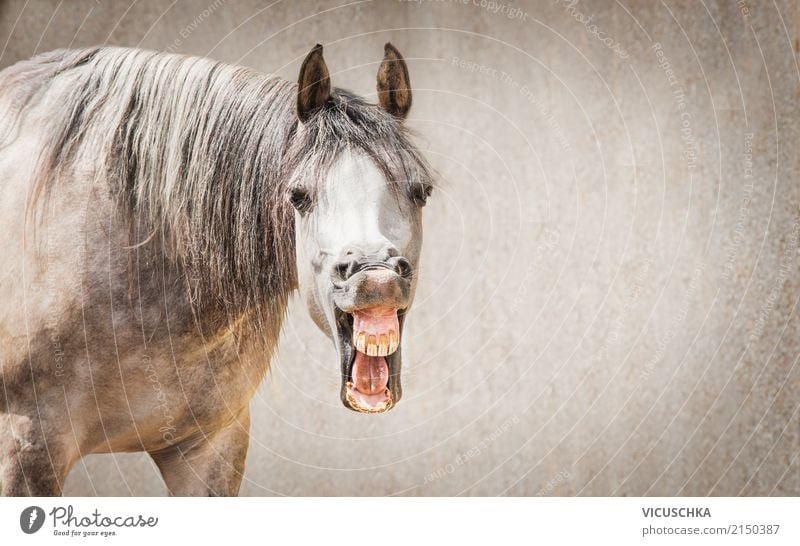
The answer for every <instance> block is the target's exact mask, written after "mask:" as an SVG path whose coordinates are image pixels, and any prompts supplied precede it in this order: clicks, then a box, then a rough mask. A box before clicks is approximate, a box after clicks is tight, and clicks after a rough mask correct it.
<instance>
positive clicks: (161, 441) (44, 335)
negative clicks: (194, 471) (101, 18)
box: [0, 67, 282, 495]
mask: <svg viewBox="0 0 800 546" xmlns="http://www.w3.org/2000/svg"><path fill="white" fill-rule="evenodd" d="M85 69H86V70H88V69H89V67H86V68H85ZM79 70H80V69H79ZM72 78H74V79H80V78H81V74H80V73H76V74H70V75H69V77H68V78H66V79H68V80H69V79H72ZM60 84H61V82H59V85H55V86H51V87H47V88H44V89H42V91H43V94H42V96H41V97H39V98H38V101H37V103H36V104H35V105H33V106H31V107H30V108H29V109H27V110H26V111H25V125H26V126H31V127H47V126H48V123H47V116H48V115H52V109H51V105H52V104H53V103H58V102H59V101H63V100H64V97H63V92H64V89H65V88H68V87H69V86H70V85H75V84H74V82H70V81H66V82H63V85H60ZM90 130H91V129H90ZM97 130H99V128H98V129H97ZM46 137H47V134H46V133H45V132H37V131H25V132H24V134H22V135H20V136H19V137H17V138H16V139H14V140H13V141H11V142H9V144H8V146H6V147H5V148H4V149H3V152H2V153H1V154H0V187H2V189H3V198H2V205H3V214H2V218H1V219H0V221H2V225H3V229H4V231H5V232H6V235H7V239H6V241H7V243H6V245H5V249H4V256H3V264H4V266H3V268H2V271H1V272H0V290H2V292H1V293H2V297H3V301H4V302H5V305H4V306H3V308H2V310H1V311H0V333H1V334H2V339H3V353H2V380H3V385H2V386H3V389H2V391H0V407H2V408H4V409H6V410H7V411H6V412H5V414H4V415H3V416H2V420H0V449H2V454H1V455H0V461H1V463H0V465H1V466H0V467H1V468H2V479H1V480H0V486H2V492H3V493H4V494H12V495H16V494H25V493H30V494H55V493H57V492H58V491H59V490H60V486H61V484H62V483H63V479H64V478H65V476H66V473H67V471H68V470H69V468H70V467H71V466H72V464H73V463H74V462H75V461H76V460H77V459H78V458H79V457H80V456H82V455H86V454H89V453H103V452H124V451H142V450H146V451H148V452H150V453H151V454H153V455H154V458H155V460H156V462H157V463H158V464H159V466H162V467H163V468H164V469H165V470H166V468H167V467H168V465H169V464H170V463H173V464H174V463H175V461H177V460H179V459H180V458H181V456H180V453H181V452H185V451H191V450H192V449H193V446H197V445H200V444H201V443H202V442H201V440H204V439H206V440H208V439H210V438H211V437H214V436H215V435H216V436H217V437H218V438H219V437H220V436H222V438H220V439H218V440H217V441H216V443H217V444H220V443H221V444H223V445H217V446H216V449H217V450H222V451H225V450H228V451H231V452H232V453H229V452H225V457H224V459H225V461H230V464H234V463H235V462H236V461H237V457H236V456H235V454H236V452H237V451H241V456H239V457H238V460H240V461H241V462H243V460H244V456H243V453H244V450H246V447H247V423H248V414H247V411H248V408H247V406H248V402H249V400H250V397H251V396H252V393H253V392H254V391H255V389H256V387H257V385H258V383H259V381H260V380H261V377H262V376H263V374H264V372H265V371H266V367H267V364H268V362H269V357H270V353H269V350H270V349H271V347H272V346H274V343H273V344H272V345H270V344H263V343H259V344H256V343H253V342H252V339H251V337H252V336H248V335H246V334H243V335H240V336H238V337H237V335H236V334H237V330H238V332H248V330H247V328H245V326H246V324H245V323H246V321H247V320H248V317H247V316H246V314H245V313H242V314H241V315H240V316H239V317H238V321H234V323H233V324H228V323H227V322H225V323H220V324H219V325H215V324H213V322H214V321H213V320H205V321H200V324H198V323H197V321H196V320H195V319H194V317H193V313H192V310H191V306H190V303H189V301H188V299H187V297H186V294H187V287H186V285H185V278H184V276H183V275H181V274H180V273H179V271H177V269H176V267H175V266H174V264H170V263H169V262H167V261H161V262H158V261H156V260H157V256H155V257H154V256H153V253H152V252H150V253H145V252H140V253H139V254H140V255H139V256H136V255H135V254H134V256H133V258H134V259H137V258H138V260H137V262H136V263H135V270H136V273H137V275H136V279H135V280H136V283H135V286H134V285H132V283H131V278H130V275H129V272H130V265H131V264H130V263H129V261H130V259H131V250H130V249H129V248H127V247H128V246H129V244H130V239H129V231H128V228H127V226H126V225H125V222H124V221H123V220H122V219H121V218H120V217H119V216H118V215H117V214H116V213H115V212H116V208H115V205H114V203H113V202H112V201H113V200H112V198H111V195H110V194H109V192H108V189H107V188H108V185H109V183H108V181H107V180H106V179H105V173H104V172H103V170H102V169H98V168H97V167H98V166H97V162H96V161H95V160H94V159H93V158H91V157H88V155H89V153H90V152H89V150H91V148H92V147H91V146H86V147H84V148H82V149H81V150H79V151H78V152H77V153H78V154H79V157H77V158H76V159H75V162H74V164H75V167H74V168H73V169H70V170H69V171H68V172H65V173H63V174H62V176H61V179H60V180H59V182H58V184H55V185H53V187H52V188H51V189H50V190H49V192H50V193H49V194H48V195H47V199H46V200H45V201H44V202H43V207H42V208H43V210H42V211H40V212H39V214H40V215H41V216H42V217H41V221H40V222H37V223H33V222H29V221H27V219H26V214H27V213H28V212H29V203H28V197H29V195H30V193H31V192H32V191H33V187H32V186H33V182H34V181H35V180H36V174H37V170H38V168H39V163H38V160H39V159H40V158H39V156H38V154H37V153H35V151H37V150H42V149H45V148H46V146H47V142H46ZM103 137H104V135H101V134H96V135H91V134H89V135H86V136H85V138H86V140H87V142H91V141H93V140H95V139H98V140H100V139H102V138H103ZM105 137H106V138H107V135H105ZM82 156H87V157H82ZM134 253H135V251H134ZM211 314H212V316H213V312H212V313H211ZM281 318H282V314H281V313H277V315H276V317H275V319H276V320H275V322H274V323H271V329H272V332H264V333H265V335H266V336H267V337H268V338H271V339H272V340H274V339H276V338H277V333H278V330H279V328H280V319H281ZM256 346H257V347H256ZM265 348H266V349H267V351H266V352H265ZM220 431H225V432H224V434H220ZM228 431H229V432H228ZM206 443H207V444H208V446H207V447H205V450H207V451H208V450H210V449H211V444H210V443H209V442H206ZM212 443H213V442H212ZM223 448H224V449H223ZM194 449H195V450H196V449H197V447H194ZM232 455H234V456H232ZM234 470H236V471H238V472H239V474H238V475H239V476H240V471H241V470H242V467H241V466H240V467H238V468H235V469H234ZM175 474H177V476H176V477H172V476H170V475H169V471H168V470H166V472H165V478H167V484H168V486H170V487H171V489H174V490H175V491H177V492H180V493H185V494H191V493H199V492H202V491H205V490H209V491H213V492H216V493H220V494H224V493H231V492H233V491H234V490H235V488H236V487H238V480H235V481H234V483H223V484H215V483H214V480H213V476H203V477H202V480H197V483H195V484H191V483H188V482H187V480H185V477H182V476H179V474H180V472H177V473H175ZM179 477H180V478H181V479H183V481H184V482H185V483H178V482H176V480H177V479H178V478H179Z"/></svg>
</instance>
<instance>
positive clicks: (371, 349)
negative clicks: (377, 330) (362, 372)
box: [367, 336, 378, 356]
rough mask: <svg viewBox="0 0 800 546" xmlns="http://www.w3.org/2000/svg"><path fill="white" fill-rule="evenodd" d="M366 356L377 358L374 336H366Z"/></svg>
mask: <svg viewBox="0 0 800 546" xmlns="http://www.w3.org/2000/svg"><path fill="white" fill-rule="evenodd" d="M367 356H378V343H377V340H376V339H375V336H367Z"/></svg>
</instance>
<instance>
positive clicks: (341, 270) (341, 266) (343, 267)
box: [334, 261, 356, 281]
mask: <svg viewBox="0 0 800 546" xmlns="http://www.w3.org/2000/svg"><path fill="white" fill-rule="evenodd" d="M355 269H356V268H355V262H354V261H348V262H339V263H338V264H336V265H335V266H334V270H335V271H336V276H337V277H339V278H340V279H341V280H343V281H346V280H347V279H349V278H350V277H352V276H353V273H354V272H355Z"/></svg>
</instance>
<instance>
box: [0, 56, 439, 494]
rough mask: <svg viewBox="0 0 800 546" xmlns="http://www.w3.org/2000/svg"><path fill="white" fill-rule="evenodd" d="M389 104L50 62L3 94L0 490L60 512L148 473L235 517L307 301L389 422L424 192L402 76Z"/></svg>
mask: <svg viewBox="0 0 800 546" xmlns="http://www.w3.org/2000/svg"><path fill="white" fill-rule="evenodd" d="M377 80H378V83H377V96H378V103H379V104H370V103H368V102H366V101H365V100H364V99H363V98H360V97H358V96H356V95H354V94H352V93H350V92H348V91H345V90H342V89H339V88H332V87H331V83H330V77H329V73H328V69H327V67H326V64H325V61H324V59H323V56H322V46H320V45H317V46H316V47H315V48H314V49H312V50H311V52H310V53H309V54H308V56H307V57H306V58H305V60H304V62H303V64H302V67H301V69H300V75H299V81H298V82H297V83H293V82H289V81H285V80H282V79H280V78H278V77H274V76H265V75H263V74H260V73H258V72H256V71H253V70H249V69H247V68H242V67H236V66H229V65H226V64H223V63H218V62H214V61H211V60H208V59H204V58H197V57H187V56H180V55H173V54H165V53H157V52H151V51H143V50H138V49H124V48H111V47H103V48H90V49H83V50H60V51H55V52H52V53H47V54H44V55H40V56H38V57H35V58H33V59H31V60H29V61H24V62H21V63H18V64H16V65H14V66H12V67H10V68H7V69H6V70H4V71H3V72H0V225H1V226H2V231H3V234H4V243H3V252H2V256H1V257H0V297H2V301H3V305H2V306H0V343H1V345H0V492H1V493H2V494H4V495H58V494H60V493H61V489H62V485H63V483H64V479H65V477H66V476H67V474H68V472H69V470H70V468H71V467H72V466H73V465H74V464H75V462H76V461H78V460H79V459H80V458H81V457H82V456H84V455H87V454H91V453H110V452H136V451H146V452H147V453H149V454H150V456H151V457H152V459H153V461H154V462H155V463H156V465H157V466H158V468H159V469H160V471H161V474H162V476H163V478H164V482H165V483H166V486H167V489H168V491H169V493H170V494H172V495H236V494H237V493H238V491H239V485H240V483H241V479H242V473H243V471H244V462H245V456H246V453H247V446H248V438H249V433H248V430H249V402H250V399H251V397H252V396H253V394H254V393H255V391H256V389H257V387H258V385H259V383H260V382H261V380H262V379H263V377H264V375H265V372H266V370H267V368H268V366H269V362H270V359H271V357H272V355H273V353H274V351H275V346H276V344H277V340H278V335H279V332H280V329H281V323H282V321H283V318H284V315H285V312H286V307H287V301H288V298H289V296H290V294H291V293H292V292H293V291H294V290H295V289H299V291H300V293H301V295H302V298H303V300H304V301H305V303H306V306H307V308H308V312H309V314H310V316H311V318H312V319H313V321H314V322H315V323H316V324H317V326H319V328H320V329H321V330H322V331H323V332H325V333H326V334H327V335H328V336H329V337H330V338H331V339H332V340H333V342H334V344H335V345H336V348H337V351H338V355H339V359H340V366H341V392H340V397H341V400H342V402H343V404H344V405H345V406H346V407H347V408H349V409H351V410H355V411H358V412H366V413H379V412H384V411H387V410H389V409H391V408H392V407H393V406H395V405H396V404H397V403H398V402H399V400H400V397H401V396H402V390H401V384H400V367H401V340H402V333H403V323H404V320H405V317H406V315H407V312H408V310H409V307H410V305H411V302H412V300H413V298H414V290H415V286H416V278H417V272H418V266H419V257H420V249H421V245H422V207H423V206H424V205H425V202H426V199H427V198H428V197H429V195H430V194H431V190H432V183H431V175H430V170H429V168H428V167H427V165H426V162H425V160H424V158H423V157H422V156H421V154H420V153H419V152H418V150H416V149H415V148H414V146H413V145H412V144H411V142H410V139H409V135H408V132H407V129H406V128H405V127H404V118H405V117H406V115H407V114H408V111H409V108H410V107H411V88H410V82H409V75H408V68H407V66H406V63H405V61H404V60H403V57H402V56H401V54H400V53H399V52H398V51H397V49H395V48H394V47H393V46H392V45H391V44H386V46H385V52H384V58H383V61H382V62H381V64H380V66H379V69H378V77H377Z"/></svg>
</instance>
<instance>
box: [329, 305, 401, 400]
mask: <svg viewBox="0 0 800 546" xmlns="http://www.w3.org/2000/svg"><path fill="white" fill-rule="evenodd" d="M334 313H335V315H336V330H337V332H336V333H337V350H338V353H339V358H340V361H341V369H342V385H341V390H340V395H339V397H340V398H341V400H342V404H344V406H345V407H346V408H347V409H350V410H353V411H356V412H359V413H383V412H385V411H389V410H390V409H392V408H394V407H395V406H396V405H397V402H399V401H400V398H401V397H402V395H403V391H402V388H401V383H400V371H401V363H402V357H401V348H402V339H403V323H404V322H405V310H404V309H398V311H397V318H398V320H399V323H400V324H399V326H400V332H399V333H400V340H401V341H400V343H401V347H398V348H397V350H396V351H395V352H394V353H392V354H390V355H389V356H387V357H385V358H386V364H387V365H388V366H389V382H388V384H387V388H388V389H389V395H390V398H391V402H390V403H389V404H388V406H387V407H386V408H385V409H383V410H381V411H380V412H375V411H369V410H367V409H364V408H360V407H357V406H354V405H353V404H351V402H350V400H349V399H348V396H347V383H348V382H349V381H351V379H352V378H351V374H352V371H353V362H355V358H356V349H355V347H354V346H353V343H352V337H353V316H352V315H351V314H350V313H349V312H348V311H346V310H344V309H341V308H339V307H338V306H337V305H334Z"/></svg>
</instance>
